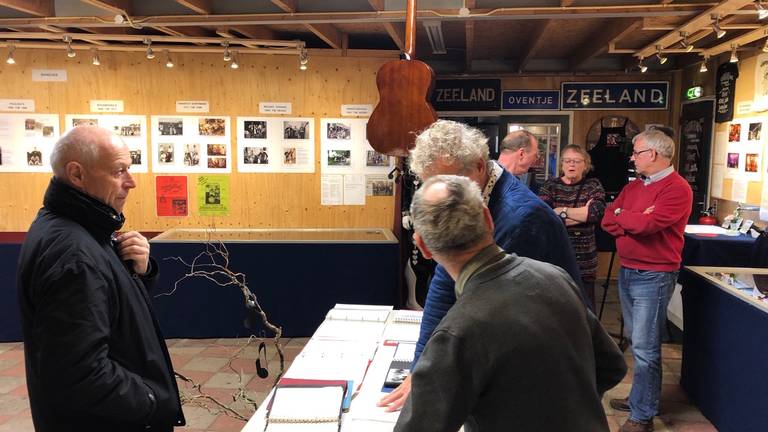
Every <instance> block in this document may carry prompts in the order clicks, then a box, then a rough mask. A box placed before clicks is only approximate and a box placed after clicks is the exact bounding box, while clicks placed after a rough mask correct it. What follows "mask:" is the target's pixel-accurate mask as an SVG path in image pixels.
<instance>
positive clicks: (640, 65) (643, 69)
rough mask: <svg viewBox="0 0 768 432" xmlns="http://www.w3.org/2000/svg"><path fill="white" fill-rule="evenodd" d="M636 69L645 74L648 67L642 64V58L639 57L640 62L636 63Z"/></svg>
mask: <svg viewBox="0 0 768 432" xmlns="http://www.w3.org/2000/svg"><path fill="white" fill-rule="evenodd" d="M637 67H638V68H639V69H640V72H641V73H645V72H646V71H648V66H646V65H644V64H643V58H642V57H640V61H639V62H637Z"/></svg>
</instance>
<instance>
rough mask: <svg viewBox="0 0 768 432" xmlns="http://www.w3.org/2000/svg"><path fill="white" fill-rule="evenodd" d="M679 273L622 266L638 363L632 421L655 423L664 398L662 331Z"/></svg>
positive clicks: (627, 328) (622, 292)
mask: <svg viewBox="0 0 768 432" xmlns="http://www.w3.org/2000/svg"><path fill="white" fill-rule="evenodd" d="M677 273H678V272H676V271H674V272H660V271H648V270H636V269H631V268H626V267H621V270H620V271H619V299H620V300H621V313H622V316H623V318H624V334H625V336H626V337H627V338H629V339H630V340H631V341H632V356H633V357H634V360H635V370H634V376H633V378H632V390H631V391H630V392H629V408H630V414H629V418H630V419H632V420H635V421H640V422H649V421H652V420H653V416H655V415H656V414H657V413H658V411H659V398H660V396H661V331H662V328H663V327H664V325H665V324H666V322H667V304H668V303H669V298H670V297H671V295H672V292H673V291H674V288H675V281H676V280H677Z"/></svg>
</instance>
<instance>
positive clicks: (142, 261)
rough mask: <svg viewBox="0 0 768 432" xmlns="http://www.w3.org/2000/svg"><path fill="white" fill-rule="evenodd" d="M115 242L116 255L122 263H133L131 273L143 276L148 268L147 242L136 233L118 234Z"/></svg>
mask: <svg viewBox="0 0 768 432" xmlns="http://www.w3.org/2000/svg"><path fill="white" fill-rule="evenodd" d="M115 241H117V253H118V255H120V259H121V260H123V261H128V260H131V261H132V262H133V271H134V272H136V274H139V275H143V274H146V273H147V270H148V266H149V241H147V238H146V237H144V236H143V235H141V234H139V233H138V232H136V231H129V232H125V233H122V234H120V235H119V236H117V238H116V239H115Z"/></svg>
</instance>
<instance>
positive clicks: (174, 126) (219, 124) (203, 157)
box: [151, 115, 232, 173]
mask: <svg viewBox="0 0 768 432" xmlns="http://www.w3.org/2000/svg"><path fill="white" fill-rule="evenodd" d="M151 124H152V171H153V172H156V173H230V172H232V151H231V150H232V148H231V147H232V145H231V138H230V121H229V117H226V116H213V115H205V116H182V115H162V116H152V121H151Z"/></svg>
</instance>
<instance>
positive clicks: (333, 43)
mask: <svg viewBox="0 0 768 432" xmlns="http://www.w3.org/2000/svg"><path fill="white" fill-rule="evenodd" d="M271 1H272V3H273V4H274V5H276V6H277V7H279V8H280V9H282V10H284V11H285V12H288V13H294V12H296V0H271ZM304 27H306V28H307V29H309V31H311V32H312V33H314V34H315V36H317V37H319V38H320V39H322V40H323V42H325V43H326V44H328V46H330V47H331V48H333V49H341V48H342V45H343V43H344V38H345V35H344V34H342V32H340V31H339V29H337V28H336V26H334V25H333V24H326V23H305V24H304Z"/></svg>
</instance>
